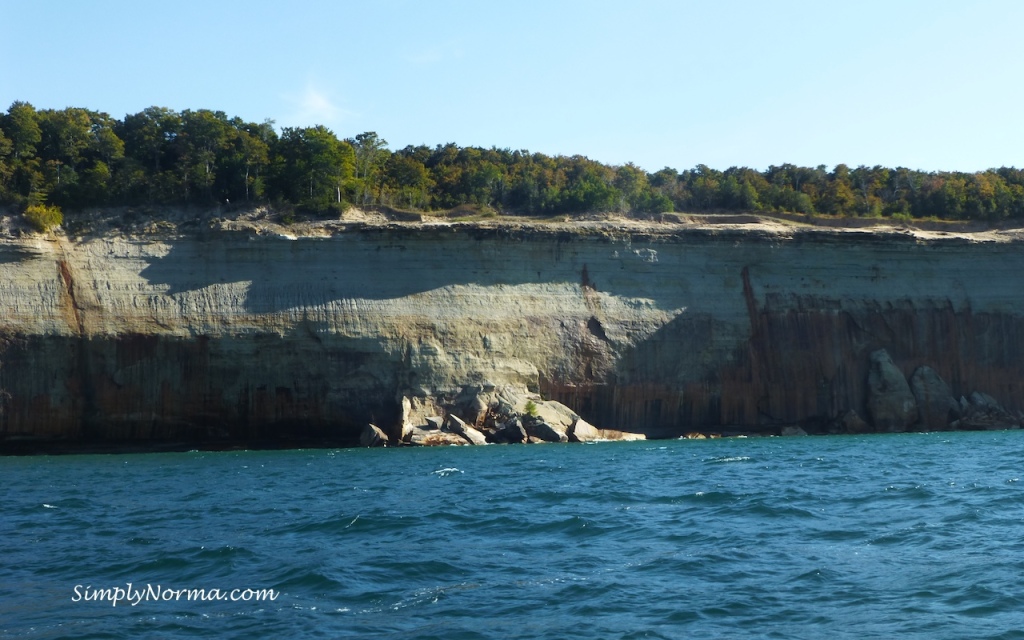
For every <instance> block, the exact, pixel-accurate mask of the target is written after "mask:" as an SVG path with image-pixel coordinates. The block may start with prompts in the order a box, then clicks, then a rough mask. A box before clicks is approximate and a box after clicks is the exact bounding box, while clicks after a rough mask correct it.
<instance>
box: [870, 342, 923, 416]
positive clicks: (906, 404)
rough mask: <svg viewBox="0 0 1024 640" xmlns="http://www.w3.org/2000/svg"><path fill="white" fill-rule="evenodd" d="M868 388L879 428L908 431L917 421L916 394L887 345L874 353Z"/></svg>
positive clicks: (871, 405)
mask: <svg viewBox="0 0 1024 640" xmlns="http://www.w3.org/2000/svg"><path fill="white" fill-rule="evenodd" d="M868 390H869V395H868V413H869V414H870V415H871V422H872V423H873V424H874V425H875V428H876V429H878V430H879V431H890V432H898V431H905V430H906V429H907V427H909V426H910V425H912V424H914V423H915V422H917V402H916V401H915V400H914V394H913V393H911V391H910V385H908V384H907V379H906V378H904V377H903V373H902V372H901V371H900V370H899V369H898V368H897V367H896V365H895V364H893V361H892V358H890V357H889V353H888V352H887V351H886V350H885V349H879V350H878V351H875V352H874V353H872V354H871V372H870V373H869V374H868Z"/></svg>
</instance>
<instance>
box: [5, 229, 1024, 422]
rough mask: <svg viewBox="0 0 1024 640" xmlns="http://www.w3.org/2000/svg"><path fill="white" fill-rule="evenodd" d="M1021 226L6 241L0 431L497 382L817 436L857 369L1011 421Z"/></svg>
mask: <svg viewBox="0 0 1024 640" xmlns="http://www.w3.org/2000/svg"><path fill="white" fill-rule="evenodd" d="M1022 249H1024V244H1022V242H1021V241H1020V240H1019V239H1018V238H1017V236H1016V235H1015V234H1013V233H1009V232H1008V233H994V234H988V235H977V236H972V235H967V234H964V235H952V234H945V235H944V234H940V233H936V234H929V235H927V236H925V235H924V234H911V233H908V232H902V231H898V230H889V231H880V230H846V231H837V230H827V231H826V230H817V229H810V228H798V227H793V226H781V225H776V226H768V227H766V226H764V225H761V226H756V227H754V226H745V225H718V226H714V225H699V224H654V223H649V224H644V225H638V224H630V225H626V224H617V223H593V224H589V225H588V224H582V225H575V226H568V225H558V224H532V225H528V224H507V223H506V224H496V223H492V224H482V223H475V224H468V223H467V224H451V223H443V224H421V223H420V224H413V223H409V224H400V223H387V224H337V225H334V226H333V227H331V228H329V229H326V230H321V231H319V232H318V233H317V234H315V235H306V236H300V237H290V236H287V235H284V234H283V233H278V232H274V233H270V232H268V231H267V230H266V229H263V228H259V227H258V226H251V225H250V226H246V225H234V226H231V225H221V228H217V229H210V230H204V231H202V232H198V231H196V232H193V233H188V234H179V233H167V234H165V235H162V236H161V235H153V234H150V235H141V236H127V235H110V236H103V237H97V236H93V237H85V238H80V239H76V240H70V239H66V238H64V237H58V236H50V237H44V236H39V235H35V236H26V237H21V238H17V237H9V238H7V239H3V240H0V390H2V394H0V409H2V417H0V433H2V436H3V438H4V440H5V441H7V442H11V441H14V440H17V439H20V438H26V437H30V438H41V439H44V440H46V439H50V440H68V441H110V440H139V441H149V440H161V439H163V440H166V439H177V440H194V439H214V440H216V439H224V438H227V439H237V440H254V439H262V438H277V437H283V438H288V439H293V438H301V437H311V438H314V439H326V440H337V441H348V440H351V441H356V440H357V439H358V436H359V432H360V430H361V429H362V427H363V426H364V425H365V424H366V423H367V422H373V423H375V424H378V425H381V426H382V427H384V429H385V430H386V431H388V433H389V435H391V436H392V437H396V438H397V437H400V435H401V422H402V407H403V399H405V402H406V404H408V403H409V402H413V404H415V402H416V401H418V400H425V399H430V400H431V401H433V402H437V401H438V400H437V399H438V398H443V397H445V396H446V395H447V396H450V395H454V394H457V393H458V392H459V390H460V389H462V388H464V387H466V386H467V385H478V386H481V387H489V386H503V385H511V386H515V387H518V388H526V389H529V390H531V391H534V392H539V393H540V395H541V396H543V397H544V398H550V399H553V400H558V401H560V402H562V403H564V404H565V405H567V406H568V407H571V408H572V409H573V410H574V411H576V412H578V413H579V414H580V415H581V416H583V417H585V418H586V419H587V420H588V421H589V422H591V423H594V424H596V425H599V426H601V427H609V428H621V427H625V428H628V429H632V430H637V431H642V432H645V433H647V434H648V435H650V436H654V437H657V436H678V435H682V434H683V433H686V432H691V431H694V430H700V429H716V430H749V431H757V430H763V431H765V432H778V431H779V430H780V429H781V428H782V427H783V426H785V425H793V424H800V425H803V426H804V427H805V428H808V429H809V430H812V429H813V430H818V431H820V430H823V429H826V428H828V425H830V424H834V423H835V420H837V419H838V418H839V417H840V416H842V415H844V414H845V413H847V412H849V411H851V410H852V411H854V412H856V413H857V414H858V415H859V416H861V417H867V416H868V412H867V406H866V403H867V394H868V373H869V369H870V366H871V356H870V354H871V353H873V352H875V351H877V350H879V349H885V350H886V351H887V353H888V354H889V355H890V356H891V358H892V361H893V363H894V364H895V366H896V367H898V368H899V369H900V371H901V372H902V373H903V374H904V375H905V376H909V374H910V373H911V372H913V371H914V370H915V369H917V368H918V367H919V366H921V365H928V366H930V367H931V368H932V369H934V371H935V372H936V373H937V374H938V375H939V376H941V378H942V379H943V380H944V381H945V382H946V383H948V385H949V387H950V389H951V390H952V392H953V394H954V395H955V396H956V397H958V398H959V397H960V396H961V395H967V396H969V395H970V394H971V393H972V392H974V391H984V392H985V393H987V394H989V395H991V396H992V397H994V398H995V399H996V400H998V401H999V402H1000V403H1002V405H1003V406H1004V407H1005V408H1006V409H1007V410H1008V411H1010V412H1011V413H1015V412H1017V411H1018V410H1019V409H1021V408H1022V407H1024V390H1022V386H1021V381H1022V380H1024V376H1022V375H1021V374H1022V369H1024V357H1022V356H1024V297H1022V296H1021V295H1020V293H1021V292H1020V282H1021V279H1020V278H1021V276H1020V274H1021V273H1024V251H1022Z"/></svg>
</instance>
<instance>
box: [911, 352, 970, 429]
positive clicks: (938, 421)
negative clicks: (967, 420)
mask: <svg viewBox="0 0 1024 640" xmlns="http://www.w3.org/2000/svg"><path fill="white" fill-rule="evenodd" d="M910 390H911V392H912V393H913V394H914V399H915V400H916V401H917V410H918V414H919V416H920V423H921V427H922V428H924V429H927V430H928V431H945V430H947V429H949V423H950V422H952V421H953V420H956V419H957V418H958V417H959V416H960V405H959V404H958V403H957V401H956V399H955V398H954V397H953V392H952V391H951V390H950V389H949V385H948V384H946V381H945V380H943V379H942V378H941V377H940V376H939V374H938V373H936V371H935V369H932V368H931V367H929V366H927V365H925V366H921V367H918V368H917V370H916V371H914V375H912V376H911V377H910Z"/></svg>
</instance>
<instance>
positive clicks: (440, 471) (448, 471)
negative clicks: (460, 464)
mask: <svg viewBox="0 0 1024 640" xmlns="http://www.w3.org/2000/svg"><path fill="white" fill-rule="evenodd" d="M432 473H433V474H434V475H438V476H441V477H442V478H444V477H447V476H450V475H452V474H453V473H465V471H462V470H461V469H456V468H455V467H445V468H444V469H438V470H437V471H433V472H432Z"/></svg>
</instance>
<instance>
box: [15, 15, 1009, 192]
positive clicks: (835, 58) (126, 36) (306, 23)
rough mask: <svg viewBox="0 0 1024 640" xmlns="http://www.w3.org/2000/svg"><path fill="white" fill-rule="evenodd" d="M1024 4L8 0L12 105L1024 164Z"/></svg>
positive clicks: (653, 166) (540, 147)
mask: <svg viewBox="0 0 1024 640" xmlns="http://www.w3.org/2000/svg"><path fill="white" fill-rule="evenodd" d="M1022 31H1024V2H1020V1H1019V0H990V1H976V2H971V1H970V0H957V1H947V0H920V1H919V0H905V1H899V0H888V1H885V2H878V1H874V0H860V1H858V2H833V1H832V0H818V1H813V2H811V1H806V2H797V1H787V0H776V1H773V2H765V1H756V2H754V1H751V2H743V1H738V0H705V1H704V2H690V1H688V0H675V1H671V0H646V1H645V0H630V2H623V1H621V0H620V1H619V2H605V1H602V0H588V1H575V0H572V1H569V0H566V1H558V0H545V1H541V2H534V1H532V0H516V1H514V2H512V1H508V2H503V1H499V0H473V1H466V2H461V1H448V0H429V1H423V0H419V1H409V2H400V1H397V0H390V1H389V0H363V1H362V2H348V1H345V0H290V1H289V2H288V3H284V2H280V1H275V2H270V1H265V0H248V1H246V2H244V3H240V2H222V1H217V0H204V1H201V2H197V1H192V0H179V1H176V2H141V1H139V0H130V1H124V0H31V1H28V0H0V110H6V109H7V107H8V106H9V105H10V104H11V103H12V102H14V101H16V100H20V101H27V102H30V103H32V104H33V105H34V106H35V107H36V108H37V109H61V108H64V107H69V106H74V107H85V108H88V109H92V110H96V111H103V112H106V113H109V114H110V115H112V116H114V117H117V118H123V117H124V116H125V115H126V114H129V113H137V112H139V111H141V110H143V109H145V108H146V107H149V106H154V105H155V106H161V107H169V108H171V109H175V110H178V111H182V110H185V109H204V108H205V109H213V110H220V111H224V112H226V113H227V114H228V116H232V117H233V116H238V117H241V118H243V119H244V120H247V121H252V122H262V121H264V120H266V119H272V120H274V122H275V125H276V126H277V127H278V128H279V129H280V128H282V127H300V126H312V125H317V124H322V125H325V126H327V127H329V128H330V129H331V130H332V131H334V132H335V133H336V134H337V135H338V137H341V138H349V137H354V136H355V135H356V134H358V133H361V132H364V131H376V132H377V133H378V134H379V135H380V136H381V137H383V138H384V139H385V140H387V141H388V146H389V147H390V148H391V149H400V148H402V147H405V146H406V145H418V144H426V145H428V146H431V147H433V146H435V145H437V144H445V143H448V142H454V143H456V144H458V145H460V146H480V147H488V148H489V147H498V148H510V149H527V150H529V151H531V152H541V153H545V154H548V155H575V154H580V155H585V156H587V157H589V158H592V159H594V160H598V161H601V162H604V163H606V164H610V165H621V164H625V163H627V162H632V163H634V164H636V165H638V166H640V167H642V168H643V169H645V170H647V171H651V172H653V171H657V170H659V169H661V168H663V167H666V166H668V167H673V168H675V169H678V170H682V169H688V168H692V167H694V166H696V165H698V164H705V165H708V166H710V167H712V168H716V169H723V170H724V169H726V168H728V167H731V166H747V167H752V168H755V169H759V170H764V169H766V168H768V167H769V166H770V165H779V164H783V163H792V164H797V165H801V166H811V167H814V166H818V165H826V167H828V168H831V167H833V166H834V165H836V164H839V163H845V164H847V165H849V166H851V167H853V166H858V165H868V166H874V165H883V166H887V167H896V166H904V167H908V168H911V169H921V170H925V171H937V170H955V171H979V170H983V169H987V168H990V167H999V166H1016V167H1022V166H1024V109H1022V106H1024V81H1022V80H1024V37H1021V35H1020V34H1021V32H1022Z"/></svg>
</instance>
